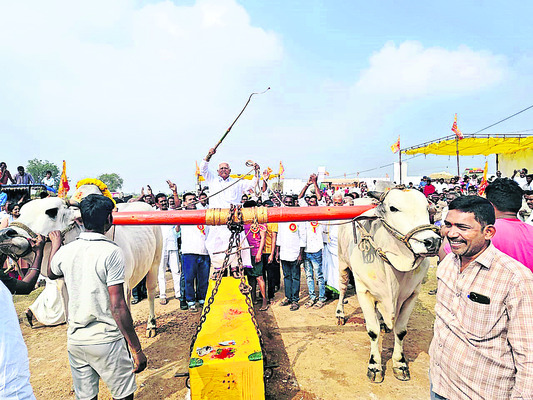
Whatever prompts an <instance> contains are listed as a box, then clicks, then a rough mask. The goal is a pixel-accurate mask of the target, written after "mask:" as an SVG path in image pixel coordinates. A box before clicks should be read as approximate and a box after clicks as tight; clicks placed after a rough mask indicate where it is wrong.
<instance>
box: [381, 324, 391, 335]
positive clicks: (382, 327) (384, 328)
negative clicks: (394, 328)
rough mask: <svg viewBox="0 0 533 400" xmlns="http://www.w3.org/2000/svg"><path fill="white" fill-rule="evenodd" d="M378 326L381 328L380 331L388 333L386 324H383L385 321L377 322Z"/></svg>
mask: <svg viewBox="0 0 533 400" xmlns="http://www.w3.org/2000/svg"><path fill="white" fill-rule="evenodd" d="M379 327H380V328H381V331H382V332H385V333H389V332H390V331H391V330H390V329H389V328H388V326H387V325H385V322H382V323H381V324H379Z"/></svg>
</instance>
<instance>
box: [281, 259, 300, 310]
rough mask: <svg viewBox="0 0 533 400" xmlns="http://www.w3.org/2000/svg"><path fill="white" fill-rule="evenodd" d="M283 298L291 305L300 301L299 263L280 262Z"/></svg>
mask: <svg viewBox="0 0 533 400" xmlns="http://www.w3.org/2000/svg"><path fill="white" fill-rule="evenodd" d="M281 267H282V268H283V283H284V284H285V297H287V299H289V301H290V302H291V303H298V301H300V262H298V261H284V260H281Z"/></svg>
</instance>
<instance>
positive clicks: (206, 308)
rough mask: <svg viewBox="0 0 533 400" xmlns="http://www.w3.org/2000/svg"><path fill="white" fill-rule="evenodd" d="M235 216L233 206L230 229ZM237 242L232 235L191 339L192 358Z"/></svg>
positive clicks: (229, 217) (230, 214)
mask: <svg viewBox="0 0 533 400" xmlns="http://www.w3.org/2000/svg"><path fill="white" fill-rule="evenodd" d="M234 215H235V206H234V205H232V206H231V208H230V210H229V216H228V229H229V225H230V221H233V218H234ZM234 240H235V234H232V235H231V237H230V239H229V245H228V249H227V250H226V257H225V258H224V262H223V264H222V268H220V269H219V270H218V271H217V275H216V282H215V287H214V288H213V291H212V292H211V296H209V299H208V300H207V303H206V304H205V305H204V309H203V311H202V316H201V317H200V321H199V322H198V325H197V326H196V332H195V333H194V335H193V337H192V339H191V347H190V354H191V357H192V354H193V350H194V343H195V342H196V338H197V337H198V334H199V333H200V331H201V330H202V326H203V324H204V322H205V320H206V317H207V314H209V311H211V305H212V304H213V301H215V295H216V294H217V293H218V288H219V286H220V282H221V281H222V276H224V272H225V271H226V270H227V269H228V264H229V254H230V253H231V250H232V248H233V243H234Z"/></svg>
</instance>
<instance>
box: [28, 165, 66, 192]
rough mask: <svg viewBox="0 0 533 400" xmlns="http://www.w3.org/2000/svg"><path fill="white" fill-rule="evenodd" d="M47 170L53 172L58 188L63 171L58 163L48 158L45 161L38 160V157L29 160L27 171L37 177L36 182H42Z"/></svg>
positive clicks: (34, 177)
mask: <svg viewBox="0 0 533 400" xmlns="http://www.w3.org/2000/svg"><path fill="white" fill-rule="evenodd" d="M46 171H50V172H52V178H54V179H55V181H56V184H55V187H56V188H57V186H58V184H59V178H60V176H61V171H60V170H59V167H58V166H57V165H55V164H54V163H53V162H50V161H48V160H44V161H43V160H38V159H37V158H34V159H33V160H28V165H27V166H26V172H29V173H30V174H31V175H32V176H33V179H35V183H41V181H42V180H43V178H45V177H46Z"/></svg>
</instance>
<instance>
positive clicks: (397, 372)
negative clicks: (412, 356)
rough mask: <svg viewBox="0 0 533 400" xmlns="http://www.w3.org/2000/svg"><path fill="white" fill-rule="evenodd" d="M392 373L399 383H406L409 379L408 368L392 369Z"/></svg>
mask: <svg viewBox="0 0 533 400" xmlns="http://www.w3.org/2000/svg"><path fill="white" fill-rule="evenodd" d="M392 372H393V373H394V376H395V377H396V379H398V380H399V381H408V380H410V379H411V374H410V373H409V367H408V366H402V367H392Z"/></svg>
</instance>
